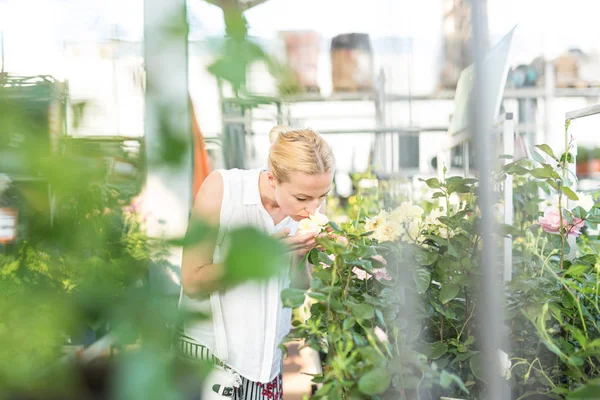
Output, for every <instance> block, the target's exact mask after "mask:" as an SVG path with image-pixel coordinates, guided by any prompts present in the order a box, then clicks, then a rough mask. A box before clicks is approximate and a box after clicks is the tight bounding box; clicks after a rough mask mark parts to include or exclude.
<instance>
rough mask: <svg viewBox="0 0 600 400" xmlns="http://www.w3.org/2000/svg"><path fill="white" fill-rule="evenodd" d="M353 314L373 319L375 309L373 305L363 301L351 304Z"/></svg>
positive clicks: (358, 317) (359, 317)
mask: <svg viewBox="0 0 600 400" xmlns="http://www.w3.org/2000/svg"><path fill="white" fill-rule="evenodd" d="M351 311H352V315H354V316H355V317H356V318H357V319H371V318H373V317H374V316H375V309H374V308H373V306H372V305H370V304H366V303H361V304H357V305H355V306H351Z"/></svg>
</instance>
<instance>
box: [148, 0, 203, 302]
mask: <svg viewBox="0 0 600 400" xmlns="http://www.w3.org/2000/svg"><path fill="white" fill-rule="evenodd" d="M174 27H182V28H185V29H174ZM187 36H188V29H187V20H186V1H185V0H144V65H145V68H146V79H147V81H146V94H145V100H146V101H145V124H144V134H145V148H146V156H147V160H148V166H147V179H146V185H145V188H144V208H145V211H146V212H147V213H148V215H149V217H148V220H147V233H148V235H149V236H150V237H155V238H158V237H163V238H164V237H166V238H173V237H182V236H183V235H185V231H186V228H187V222H188V218H189V213H190V210H191V199H192V193H191V190H192V165H193V164H192V148H193V147H192V136H191V119H190V107H189V100H188V98H189V97H188V42H187ZM171 143H176V144H177V145H179V144H181V143H183V144H184V146H183V148H182V149H178V150H177V154H172V153H173V151H174V150H175V149H173V148H169V146H170V144H171ZM166 153H167V154H168V153H171V154H169V157H167V158H168V160H169V162H168V163H167V162H165V161H167V160H166V159H165V157H164V155H165V154H166ZM166 262H167V264H168V265H157V266H153V268H151V270H150V285H151V288H152V290H153V291H154V292H158V293H161V294H171V295H178V294H179V291H180V286H179V283H180V278H179V276H177V274H175V273H174V272H173V270H178V268H179V267H180V266H181V249H179V248H173V249H170V252H169V256H168V258H167V260H166Z"/></svg>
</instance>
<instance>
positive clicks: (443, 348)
mask: <svg viewBox="0 0 600 400" xmlns="http://www.w3.org/2000/svg"><path fill="white" fill-rule="evenodd" d="M426 346H427V347H425V348H424V349H423V354H425V355H426V356H427V358H429V359H430V360H437V359H438V358H440V357H441V356H443V355H444V354H446V353H447V352H448V345H447V344H446V343H443V342H435V343H426Z"/></svg>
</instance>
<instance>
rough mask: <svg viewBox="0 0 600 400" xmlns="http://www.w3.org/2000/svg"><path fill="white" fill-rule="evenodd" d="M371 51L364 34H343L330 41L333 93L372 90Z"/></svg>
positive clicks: (366, 35)
mask: <svg viewBox="0 0 600 400" xmlns="http://www.w3.org/2000/svg"><path fill="white" fill-rule="evenodd" d="M373 76H374V72H373V50H372V48H371V40H370V38H369V35H368V34H366V33H345V34H342V35H338V36H336V37H334V38H333V39H332V40H331V79H332V83H333V91H334V92H361V91H371V90H373Z"/></svg>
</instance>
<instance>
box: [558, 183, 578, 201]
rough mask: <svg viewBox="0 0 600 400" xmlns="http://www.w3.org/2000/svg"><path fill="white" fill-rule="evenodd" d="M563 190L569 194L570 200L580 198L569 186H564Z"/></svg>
mask: <svg viewBox="0 0 600 400" xmlns="http://www.w3.org/2000/svg"><path fill="white" fill-rule="evenodd" d="M562 191H563V193H564V194H566V195H567V197H568V198H569V200H573V201H577V200H579V197H578V196H577V195H576V194H575V192H574V191H572V190H571V189H569V188H568V187H566V186H563V187H562Z"/></svg>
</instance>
